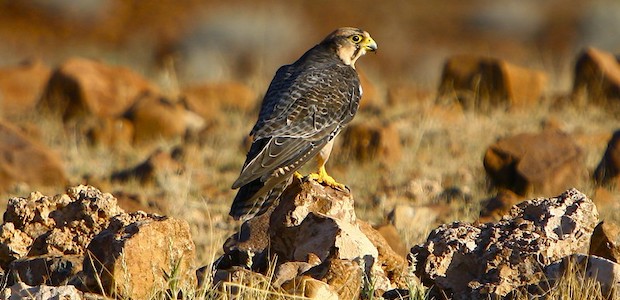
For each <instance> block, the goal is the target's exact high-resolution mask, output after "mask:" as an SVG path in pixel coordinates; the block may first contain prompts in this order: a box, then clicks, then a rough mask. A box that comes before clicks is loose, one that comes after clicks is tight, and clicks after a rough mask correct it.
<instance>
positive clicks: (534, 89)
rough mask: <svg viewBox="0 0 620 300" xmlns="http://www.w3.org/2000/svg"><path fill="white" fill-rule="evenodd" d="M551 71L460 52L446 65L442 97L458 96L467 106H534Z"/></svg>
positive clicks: (480, 108) (473, 107)
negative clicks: (546, 72)
mask: <svg viewBox="0 0 620 300" xmlns="http://www.w3.org/2000/svg"><path fill="white" fill-rule="evenodd" d="M546 84H547V75H546V74H545V73H543V72H541V71H536V70H532V69H529V68H525V67H521V66H517V65H514V64H511V63H509V62H506V61H503V60H501V59H496V58H491V57H477V56H469V55H456V56H453V57H451V58H449V59H448V60H447V61H446V63H445V65H444V68H443V73H442V75H441V83H440V85H439V91H438V98H439V100H440V101H444V100H443V99H454V98H456V100H457V101H458V102H459V103H460V104H461V105H462V106H464V107H465V108H467V109H477V110H482V111H485V110H488V109H491V108H495V107H507V108H521V109H523V108H528V107H533V106H534V105H535V104H536V103H537V101H538V99H540V97H541V96H542V94H543V91H544V89H545V87H546Z"/></svg>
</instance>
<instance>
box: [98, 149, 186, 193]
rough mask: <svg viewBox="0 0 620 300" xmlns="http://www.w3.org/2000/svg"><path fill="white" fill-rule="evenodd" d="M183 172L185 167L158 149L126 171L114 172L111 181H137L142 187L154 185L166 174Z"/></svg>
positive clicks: (170, 155)
mask: <svg viewBox="0 0 620 300" xmlns="http://www.w3.org/2000/svg"><path fill="white" fill-rule="evenodd" d="M182 171H183V165H182V164H181V162H180V161H178V160H177V159H176V158H175V157H173V155H172V154H171V153H168V152H166V151H163V150H162V149H157V150H155V151H154V152H153V153H151V155H149V157H148V158H147V159H146V160H145V161H143V162H141V163H139V164H137V165H135V166H133V167H129V168H128V169H125V170H120V171H116V172H113V173H112V174H111V175H110V180H112V181H117V182H127V181H130V180H136V181H138V182H139V183H140V184H142V185H149V184H150V185H153V184H156V183H157V182H158V179H161V178H162V177H161V176H163V175H165V174H170V173H173V174H179V173H181V172H182Z"/></svg>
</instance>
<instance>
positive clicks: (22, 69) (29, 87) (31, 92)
mask: <svg viewBox="0 0 620 300" xmlns="http://www.w3.org/2000/svg"><path fill="white" fill-rule="evenodd" d="M50 73H51V69H50V68H49V67H48V66H47V65H45V64H44V63H43V62H41V61H40V60H27V61H24V62H22V63H21V64H19V65H17V66H9V67H3V68H0V113H1V114H2V116H4V117H5V118H15V117H18V116H21V115H23V114H25V113H29V112H31V111H32V110H33V109H34V108H35V107H36V105H37V102H38V101H39V99H40V98H41V94H42V93H43V88H44V87H45V84H46V83H47V81H48V80H49V76H50Z"/></svg>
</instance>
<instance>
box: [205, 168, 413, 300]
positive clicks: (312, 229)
mask: <svg viewBox="0 0 620 300" xmlns="http://www.w3.org/2000/svg"><path fill="white" fill-rule="evenodd" d="M224 252H225V254H224V255H223V256H222V257H221V258H220V259H219V260H218V262H217V263H216V264H215V267H216V268H217V269H219V270H232V269H234V268H238V267H244V268H248V269H251V270H253V271H255V272H260V273H261V274H263V275H265V274H268V273H267V272H269V268H268V266H269V262H274V260H275V258H277V260H275V264H276V265H275V270H276V273H275V276H274V279H273V283H274V285H275V286H277V287H282V288H285V289H289V290H291V291H295V293H298V291H299V290H298V288H299V284H300V282H301V281H300V280H302V279H303V278H305V277H304V276H310V277H312V278H314V279H318V280H320V281H322V282H324V283H327V284H328V285H329V286H330V287H331V289H333V291H335V292H336V293H337V294H338V296H339V297H340V298H342V299H350V298H356V297H358V296H359V294H360V292H361V290H362V288H363V287H364V286H367V285H369V284H371V283H372V284H374V287H375V288H376V290H377V291H386V290H389V289H392V288H394V287H395V286H396V284H397V281H398V278H399V276H400V270H401V269H400V268H402V267H404V266H405V262H404V259H403V258H402V257H400V256H399V255H398V254H396V253H394V251H393V250H392V249H391V248H390V246H389V245H388V244H387V242H386V241H385V239H383V238H382V237H381V235H380V234H379V233H378V232H376V231H375V230H374V229H373V228H372V227H371V226H370V225H368V224H366V223H363V222H358V220H357V218H356V215H355V211H354V208H353V198H352V196H351V193H350V191H347V190H339V189H334V188H332V187H329V186H324V185H322V184H320V183H318V182H316V181H314V180H311V179H307V178H306V179H294V180H293V181H292V183H291V185H290V186H289V187H287V188H286V189H285V191H284V192H283V193H282V195H281V197H280V199H279V203H278V204H277V205H275V207H272V208H271V209H269V210H268V211H267V212H266V213H265V214H263V215H261V216H258V217H255V218H253V219H250V220H248V221H246V222H244V223H243V224H242V226H241V229H240V232H238V233H235V234H234V235H233V236H231V238H229V239H228V240H227V241H226V243H225V245H224ZM321 293H323V292H321Z"/></svg>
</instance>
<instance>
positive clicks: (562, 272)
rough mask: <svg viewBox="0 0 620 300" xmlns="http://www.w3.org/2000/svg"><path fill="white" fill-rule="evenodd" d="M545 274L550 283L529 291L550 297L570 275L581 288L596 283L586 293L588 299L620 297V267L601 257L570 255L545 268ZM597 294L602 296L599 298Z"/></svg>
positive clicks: (531, 288)
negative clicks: (591, 282) (552, 291)
mask: <svg viewBox="0 0 620 300" xmlns="http://www.w3.org/2000/svg"><path fill="white" fill-rule="evenodd" d="M544 274H545V278H546V279H547V281H548V282H545V283H544V284H542V285H538V286H536V287H530V289H529V290H534V291H535V293H536V294H538V295H540V294H541V292H542V293H544V294H547V295H548V294H549V290H551V289H554V288H555V286H557V285H558V284H561V282H562V280H563V279H564V277H566V276H567V274H569V275H568V276H574V277H575V279H576V281H577V282H578V283H577V284H578V285H579V286H580V287H582V286H588V283H587V281H589V280H591V281H593V282H594V283H596V285H594V284H590V286H592V288H591V289H590V291H589V292H584V294H586V295H584V296H587V297H588V299H618V297H620V265H619V264H617V263H615V262H613V261H610V260H607V259H604V258H601V257H597V256H593V255H584V254H573V255H569V256H566V257H563V258H562V259H561V260H559V261H557V262H554V263H553V264H550V265H548V266H547V267H545V269H544ZM599 286H600V289H599V288H598V287H599ZM541 290H542V291H541ZM597 294H598V295H600V296H599V297H597Z"/></svg>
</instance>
